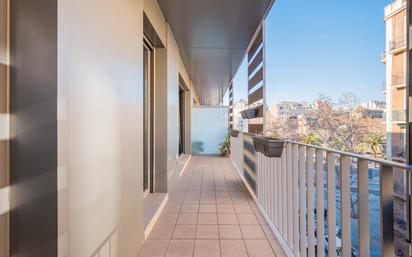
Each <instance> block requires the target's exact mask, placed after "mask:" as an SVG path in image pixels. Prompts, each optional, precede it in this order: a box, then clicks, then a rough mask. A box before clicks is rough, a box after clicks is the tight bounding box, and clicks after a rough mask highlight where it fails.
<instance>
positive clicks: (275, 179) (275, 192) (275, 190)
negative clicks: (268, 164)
mask: <svg viewBox="0 0 412 257" xmlns="http://www.w3.org/2000/svg"><path fill="white" fill-rule="evenodd" d="M273 171H274V172H273V199H274V200H273V201H274V206H273V220H274V223H275V225H276V227H278V210H277V209H278V190H279V188H278V187H277V185H278V158H274V159H273Z"/></svg>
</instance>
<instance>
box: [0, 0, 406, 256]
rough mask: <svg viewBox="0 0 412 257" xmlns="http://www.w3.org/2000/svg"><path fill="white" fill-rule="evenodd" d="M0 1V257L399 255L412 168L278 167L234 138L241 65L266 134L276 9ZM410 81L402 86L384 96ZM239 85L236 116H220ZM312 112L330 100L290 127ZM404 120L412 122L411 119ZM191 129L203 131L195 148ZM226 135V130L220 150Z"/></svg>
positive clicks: (299, 162)
mask: <svg viewBox="0 0 412 257" xmlns="http://www.w3.org/2000/svg"><path fill="white" fill-rule="evenodd" d="M0 2H1V4H0V6H2V7H6V8H0V13H1V15H0V17H1V18H0V20H1V22H0V34H1V35H0V52H1V53H3V52H4V53H5V54H2V55H0V58H1V60H0V68H1V72H0V107H1V110H0V123H1V124H0V125H1V127H2V128H3V127H4V128H5V129H0V256H1V257H4V256H5V257H10V256H13V257H14V256H24V257H26V256H27V257H32V256H33V257H38V256H41V257H43V256H44V257H48V256H52V257H55V256H56V255H57V256H59V257H103V256H105V257H136V256H139V257H155V256H156V257H157V256H160V257H173V256H174V257H202V256H203V257H229V256H233V257H274V256H277V257H283V256H288V257H306V256H309V257H314V256H319V257H322V256H345V257H350V256H353V257H354V256H362V257H369V256H377V255H379V254H381V255H382V256H384V257H387V256H394V253H395V249H396V250H398V248H395V247H398V246H399V239H398V238H397V236H398V235H399V234H401V235H404V234H405V233H404V230H405V229H404V228H405V227H407V226H408V225H407V224H408V222H409V221H405V220H402V219H399V217H398V216H397V214H398V213H397V212H396V211H398V209H397V208H398V207H399V203H401V204H403V205H402V206H404V205H405V202H406V200H407V199H408V197H409V196H405V195H404V194H403V195H402V194H401V193H402V192H399V191H402V189H404V187H403V188H402V187H400V186H399V184H396V183H399V181H400V180H402V178H403V177H404V176H405V174H409V172H410V169H411V167H410V166H405V165H403V164H402V163H395V162H389V161H386V160H377V159H373V158H370V156H360V155H356V154H353V153H346V152H339V151H335V150H333V149H326V148H322V147H317V146H313V145H305V144H301V143H296V142H291V141H286V146H285V149H284V151H283V155H282V156H281V158H276V159H273V158H267V157H265V156H263V155H262V154H259V153H256V152H255V151H254V147H253V142H252V137H251V136H252V134H250V133H242V132H241V133H238V136H237V137H231V138H230V139H229V138H228V137H226V136H227V132H228V128H227V127H228V126H229V124H231V125H234V124H236V119H237V118H238V117H237V116H239V113H238V112H237V113H236V112H234V109H235V108H234V107H233V106H234V105H236V101H235V100H237V99H236V98H235V97H234V95H233V92H236V90H234V89H233V84H235V82H234V81H235V79H234V76H235V73H236V70H240V66H242V60H244V61H246V62H245V64H246V66H247V67H246V69H244V70H245V72H247V74H245V75H246V76H245V77H244V78H245V80H244V81H243V83H242V84H243V85H244V86H245V87H244V88H243V89H244V90H245V91H246V92H247V95H244V96H243V97H246V100H242V101H241V102H238V103H240V106H243V107H242V108H245V109H251V108H252V107H253V108H254V111H252V115H250V116H249V118H250V117H252V119H250V121H249V120H242V119H241V120H240V121H239V122H240V123H242V124H243V125H244V126H243V125H242V126H241V127H242V128H243V127H244V128H245V129H247V130H249V131H253V132H256V133H260V132H262V131H263V129H264V128H265V126H264V125H265V124H264V123H265V122H266V119H267V116H266V114H267V112H268V110H269V109H268V108H269V107H268V106H266V104H267V102H266V99H265V96H266V95H267V94H268V93H269V92H267V91H266V90H267V88H266V83H267V82H266V78H265V76H266V74H267V73H268V72H270V69H268V68H267V67H266V63H265V59H264V58H266V57H265V56H266V54H265V53H267V52H269V51H267V49H265V47H267V46H269V45H271V44H266V43H265V41H264V40H266V39H267V38H269V37H266V36H265V26H266V25H265V24H267V23H265V17H268V12H269V11H270V9H271V8H272V5H273V4H274V2H275V1H274V0H255V1H234V0H210V1H209V0H206V1H193V0H179V1H171V0H126V1H115V0H107V1H106V0H104V1H97V0H88V1H71V0H47V6H49V7H50V8H44V7H45V6H46V1H30V0H25V1H12V0H0ZM11 2H12V4H10V3H11ZM240 3H241V4H240ZM399 3H400V5H401V6H403V4H404V1H396V4H395V3H394V4H393V6H391V7H388V10H389V9H390V11H395V9H396V8H398V6H399ZM49 4H50V5H49ZM57 5H58V8H57ZM9 10H10V11H9ZM353 10H354V9H353ZM360 10H363V9H360ZM293 11H294V10H293ZM305 11H306V10H305ZM320 11H322V12H323V10H320ZM385 12H386V10H385ZM307 13H309V14H310V15H312V13H311V12H307ZM323 13H325V12H323ZM318 16H319V17H320V18H322V17H323V16H322V15H318ZM73 17H74V18H73ZM311 17H314V16H313V15H312V16H311ZM346 18H347V17H346V16H345V17H344V20H346ZM380 18H381V17H380V16H379V19H377V20H378V21H377V22H381V21H380ZM321 22H324V19H323V20H321ZM296 24H297V25H298V26H299V27H300V28H303V29H305V28H306V26H303V27H302V26H300V25H299V24H298V23H296ZM342 24H345V23H342ZM355 25H356V24H355ZM9 26H10V27H9ZM309 27H310V26H309ZM289 31H291V32H293V33H294V30H292V29H290V30H289ZM319 32H320V33H321V34H322V35H324V31H322V30H320V31H319ZM337 33H339V36H341V33H340V32H339V31H337ZM294 34H295V35H297V34H296V33H294ZM352 34H353V33H352ZM381 36H383V35H381ZM275 38H276V39H279V42H280V44H281V45H282V46H285V44H284V43H283V42H284V40H282V37H275ZM313 38H316V37H313ZM319 38H320V39H322V37H319ZM371 38H372V37H371ZM379 38H380V37H379ZM354 40H355V41H356V39H354ZM355 41H351V42H355ZM288 42H291V41H288ZM293 42H295V41H293ZM296 42H298V43H299V44H300V43H301V42H300V41H299V40H298V41H296ZM303 43H305V42H303ZM342 45H343V44H342ZM291 46H292V47H294V45H293V44H291ZM319 46H321V47H322V46H323V45H322V44H319ZM350 46H351V45H350ZM367 46H370V44H367ZM377 46H378V48H377V49H376V51H374V53H373V55H370V56H375V58H373V59H376V56H377V54H379V51H380V49H381V48H379V47H380V46H379V45H377ZM279 49H280V50H281V51H282V52H285V53H287V54H288V53H289V51H284V49H283V48H279ZM302 49H303V51H304V49H305V47H304V46H303V47H302ZM403 49H405V40H404V39H403V38H399V39H394V40H393V41H391V42H390V44H389V49H387V50H390V51H387V52H386V53H384V54H383V55H382V56H381V59H382V61H383V62H384V61H386V58H387V57H389V55H390V54H391V53H396V52H398V51H402V50H403ZM293 51H294V52H296V51H295V49H293ZM294 52H293V53H294ZM312 52H313V53H315V52H314V51H312ZM342 53H345V52H344V51H342ZM295 56H296V57H298V58H301V56H302V57H303V56H306V55H300V54H297V55H295ZM318 56H320V55H318ZM322 56H329V55H322ZM288 57H290V55H289V56H288ZM331 57H333V56H331ZM358 57H359V56H358V55H356V58H358ZM279 59H281V58H279ZM335 59H336V58H335ZM299 60H300V59H299ZM308 60H309V61H311V62H313V59H311V58H310V59H308ZM388 60H389V59H388ZM334 61H336V60H334ZM373 62H374V63H376V60H373ZM319 63H320V62H319ZM322 63H323V64H326V65H331V64H333V63H336V62H322ZM345 63H346V62H341V64H343V65H344V64H345ZM352 63H355V62H352ZM282 66H285V67H286V68H288V65H282ZM305 67H308V66H305ZM365 67H368V66H366V65H365ZM291 68H293V67H292V66H291ZM342 68H345V67H340V69H339V70H340V71H342V70H343V71H345V69H342ZM351 68H357V67H355V66H351ZM361 68H363V67H361ZM242 70H243V68H242ZM357 71H359V69H358V70H357ZM368 73H369V72H368ZM285 74H286V73H285ZM295 74H297V73H293V74H292V76H293V75H295ZM307 74H309V73H307ZM311 74H315V75H316V73H313V72H311ZM328 74H330V75H331V76H332V75H333V73H332V72H331V73H329V72H328ZM340 74H343V75H344V76H352V74H350V72H345V73H342V72H340ZM286 75H287V74H286ZM299 75H301V77H302V79H305V77H304V75H305V74H299ZM287 76H290V75H287ZM314 77H316V76H314ZM246 79H247V80H246ZM328 79H329V78H328ZM338 79H339V78H334V80H335V81H338ZM389 79H390V78H388V80H389ZM359 81H361V80H359ZM303 82H305V83H299V84H300V85H303V86H306V87H311V84H309V83H306V81H303ZM405 82H406V79H405V77H395V76H394V77H392V85H389V84H388V88H390V86H394V87H404V86H405ZM326 83H327V86H328V88H329V87H330V85H334V84H333V83H332V84H330V82H327V81H326ZM239 84H241V83H239ZM268 84H269V82H268ZM228 88H229V92H230V97H229V98H228V99H229V104H230V105H231V106H230V107H229V108H227V107H222V106H220V105H221V104H222V102H223V100H222V98H223V95H224V92H225V90H227V89H228ZM309 89H310V90H311V89H312V88H309ZM277 90H289V91H290V92H291V93H294V90H295V92H297V90H298V89H297V88H292V86H290V85H288V83H285V85H284V86H282V87H279V88H277ZM379 90H380V88H378V89H377V91H379ZM311 91H315V90H311ZM302 92H303V91H302ZM303 93H304V92H303ZM388 93H389V92H388ZM279 95H280V94H279ZM289 104H292V105H293V102H289V103H288V102H285V105H289ZM312 105H313V106H315V105H317V106H321V105H322V103H320V102H316V103H313V104H312V103H307V104H300V105H298V106H297V107H293V108H296V109H297V113H298V114H295V115H294V116H293V118H290V119H289V118H287V119H288V120H287V121H290V122H302V123H305V125H306V124H309V125H316V124H315V123H316V122H317V121H316V120H315V118H312V117H309V118H308V119H302V120H300V117H298V116H299V115H300V113H305V112H306V111H308V109H309V108H312ZM316 108H318V107H316ZM199 109H204V110H207V111H210V112H209V113H208V114H209V116H208V117H209V118H210V120H207V122H205V120H206V116H204V113H202V112H199V111H198V110H199ZM214 109H220V110H223V112H220V113H218V112H216V113H212V110H214ZM237 109H238V110H239V108H237ZM283 111H284V110H283ZM292 111H293V110H289V112H292ZM308 112H309V111H308ZM284 116H285V117H286V116H287V115H284ZM335 117H338V118H339V116H336V115H335ZM392 117H393V119H394V121H397V122H399V123H402V126H405V124H403V123H404V120H405V118H406V112H405V111H399V113H393V114H392ZM201 121H203V123H202V124H201V125H199V124H200V122H201ZM378 122H381V121H378ZM380 124H381V123H380ZM196 126H198V127H199V128H201V129H202V130H203V132H204V134H202V135H201V136H200V137H198V138H196V137H197V136H198V135H197V134H195V133H193V132H195V129H196V128H197V127H196ZM224 126H226V127H224ZM216 127H224V130H223V132H222V131H221V132H222V133H221V134H219V135H218V136H219V138H217V136H216V138H213V140H211V137H208V133H210V132H211V131H212V130H214V129H215V128H216ZM246 127H247V128H246ZM234 134H237V133H234ZM234 134H233V135H234ZM199 138H200V139H199ZM222 139H223V140H225V141H224V142H225V143H227V140H226V139H228V140H230V142H231V148H230V150H231V155H230V158H223V157H216V156H217V155H218V154H220V152H218V151H214V152H210V149H209V146H210V144H213V145H214V147H215V148H216V149H218V145H219V144H220V143H221V142H222ZM223 145H225V144H223ZM201 154H203V156H201ZM369 155H371V154H369ZM395 174H401V175H400V176H395ZM399 177H401V179H400V178H399ZM369 178H371V179H373V181H372V182H371V181H370V180H369ZM400 188H401V189H400ZM370 192H371V193H372V196H373V197H374V198H373V199H372V200H374V201H370V199H369V198H368V197H369V193H370ZM354 201H357V204H352V203H353V202H354ZM376 201H378V202H379V204H376ZM372 203H373V204H372ZM325 206H327V208H326V207H325ZM402 208H403V207H402ZM401 210H403V211H404V212H403V214H405V213H406V214H405V216H406V215H409V214H410V213H409V212H408V210H407V208H406V209H401ZM372 211H374V212H373V213H372ZM378 217H381V218H382V219H381V220H379V218H378ZM408 217H409V216H408ZM326 224H327V226H326ZM354 228H357V230H356V231H358V232H356V231H355V230H353V229H354ZM377 231H378V232H379V231H380V234H381V235H382V238H378V237H376V232H377ZM356 234H357V235H356ZM400 244H401V246H402V247H405V244H407V243H406V240H403V241H402V242H401V243H400ZM402 250H403V248H402Z"/></svg>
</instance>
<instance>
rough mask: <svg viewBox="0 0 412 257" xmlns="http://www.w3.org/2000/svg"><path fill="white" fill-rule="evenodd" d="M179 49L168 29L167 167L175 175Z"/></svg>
mask: <svg viewBox="0 0 412 257" xmlns="http://www.w3.org/2000/svg"><path fill="white" fill-rule="evenodd" d="M179 59H180V57H179V48H178V45H177V43H176V40H175V38H174V36H173V34H172V30H171V29H170V27H169V26H168V27H167V95H168V96H167V101H168V103H167V105H168V106H167V110H168V111H167V116H168V117H167V125H168V128H167V130H168V133H167V147H168V148H167V167H168V172H169V173H173V172H175V171H176V167H177V157H178V154H179Z"/></svg>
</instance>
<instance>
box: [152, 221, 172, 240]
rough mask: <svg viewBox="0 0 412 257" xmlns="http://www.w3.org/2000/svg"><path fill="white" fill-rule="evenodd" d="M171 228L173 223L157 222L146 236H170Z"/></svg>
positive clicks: (159, 237) (161, 237) (160, 237)
mask: <svg viewBox="0 0 412 257" xmlns="http://www.w3.org/2000/svg"><path fill="white" fill-rule="evenodd" d="M173 228H174V225H161V224H157V225H155V226H154V227H153V229H152V231H151V232H150V234H149V236H148V238H158V239H163V238H170V237H171V236H172V233H173Z"/></svg>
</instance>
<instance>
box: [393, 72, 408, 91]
mask: <svg viewBox="0 0 412 257" xmlns="http://www.w3.org/2000/svg"><path fill="white" fill-rule="evenodd" d="M391 82H392V87H394V88H397V89H402V88H405V86H406V75H405V74H402V75H392V81H391Z"/></svg>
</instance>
